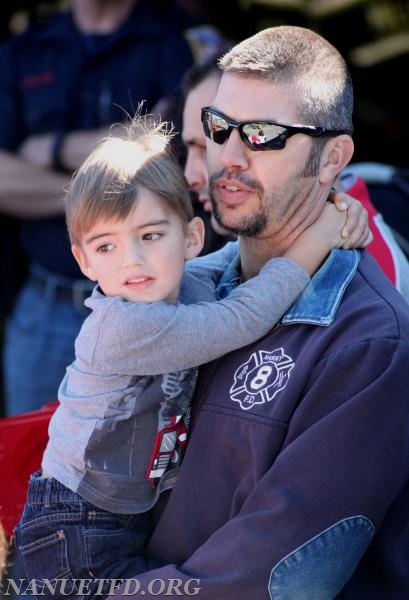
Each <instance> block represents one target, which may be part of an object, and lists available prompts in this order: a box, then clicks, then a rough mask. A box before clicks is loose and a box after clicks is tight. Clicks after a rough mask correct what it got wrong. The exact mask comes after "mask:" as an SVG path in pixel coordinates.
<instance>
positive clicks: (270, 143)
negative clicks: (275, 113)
mask: <svg viewBox="0 0 409 600" xmlns="http://www.w3.org/2000/svg"><path fill="white" fill-rule="evenodd" d="M243 133H244V134H245V136H246V137H247V139H248V140H249V142H250V143H251V145H252V146H253V147H254V149H257V148H260V149H262V148H282V147H283V146H284V144H285V140H286V138H287V135H286V129H285V127H281V126H280V125H273V124H271V123H247V124H246V125H244V127H243Z"/></svg>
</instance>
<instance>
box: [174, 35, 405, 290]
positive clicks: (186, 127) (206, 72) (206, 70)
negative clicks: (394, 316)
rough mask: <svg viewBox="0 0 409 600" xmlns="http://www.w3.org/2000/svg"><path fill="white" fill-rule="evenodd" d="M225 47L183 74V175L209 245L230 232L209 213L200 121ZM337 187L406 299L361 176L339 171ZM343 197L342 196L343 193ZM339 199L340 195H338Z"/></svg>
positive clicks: (400, 272) (396, 254) (392, 247)
mask: <svg viewBox="0 0 409 600" xmlns="http://www.w3.org/2000/svg"><path fill="white" fill-rule="evenodd" d="M226 51H227V47H225V48H224V49H222V51H221V52H219V53H217V54H215V55H214V56H213V57H212V58H211V59H209V60H208V61H207V62H205V63H201V64H196V65H194V66H193V67H191V68H190V69H189V70H188V71H187V72H186V74H185V76H184V90H183V91H184V96H185V103H184V108H183V128H182V138H183V141H184V144H185V148H186V162H185V167H184V169H185V177H186V179H187V181H188V183H189V186H190V188H191V190H192V191H193V192H194V193H195V194H196V195H197V198H198V201H199V202H200V203H201V204H202V206H203V209H204V211H207V212H208V213H210V223H211V226H212V229H213V231H210V232H209V231H208V230H207V231H206V235H207V236H208V238H210V240H211V242H210V243H211V244H214V245H216V246H218V245H220V243H221V241H222V240H223V239H224V241H227V240H229V239H232V237H233V234H232V233H230V232H229V231H227V230H225V229H223V227H221V225H220V224H219V223H217V222H216V220H215V219H214V216H213V214H212V204H211V201H210V196H209V187H208V186H209V181H208V173H207V163H206V137H205V134H204V132H203V128H202V123H201V108H202V107H203V106H207V105H208V104H210V103H211V102H212V100H213V98H214V97H215V95H216V91H217V88H218V87H219V82H220V78H221V75H222V71H221V70H220V69H219V67H218V61H219V58H221V56H222V55H223V53H224V52H226ZM350 168H351V167H349V168H348V169H350ZM337 187H338V188H340V189H342V190H344V191H345V192H347V193H348V194H350V195H351V196H353V197H354V198H357V199H358V200H359V201H360V202H361V204H362V205H363V206H364V207H365V209H366V210H367V211H368V219H369V226H370V229H371V232H372V234H373V241H372V242H371V244H370V245H369V246H368V247H367V250H368V251H369V252H370V253H371V254H372V256H373V257H374V258H375V260H376V261H377V262H378V264H379V265H380V266H381V268H382V270H383V271H384V272H385V274H386V275H387V277H388V278H389V279H390V280H391V282H392V283H393V284H394V286H395V287H396V288H397V289H398V290H399V291H400V292H401V294H402V295H403V297H404V298H405V299H406V300H407V301H408V302H409V263H408V260H407V259H406V257H405V255H404V253H403V252H402V250H401V248H400V246H399V245H398V243H397V242H396V240H395V238H394V235H393V234H392V232H391V230H390V228H389V227H388V225H387V224H386V223H385V222H384V220H383V218H382V215H381V214H380V213H379V212H378V211H377V210H376V208H375V206H374V205H373V203H372V202H371V198H370V196H369V191H368V188H367V186H366V184H365V181H364V180H363V179H362V178H361V177H356V176H354V174H353V173H347V172H344V171H343V172H342V173H341V177H340V178H339V180H338V181H337ZM344 197H345V196H344ZM339 198H340V199H341V194H340V195H339Z"/></svg>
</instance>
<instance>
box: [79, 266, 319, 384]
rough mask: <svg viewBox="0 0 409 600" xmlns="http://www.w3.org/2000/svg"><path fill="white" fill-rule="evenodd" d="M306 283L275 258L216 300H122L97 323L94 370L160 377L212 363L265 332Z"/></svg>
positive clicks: (296, 268) (305, 276) (297, 272)
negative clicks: (175, 302)
mask: <svg viewBox="0 0 409 600" xmlns="http://www.w3.org/2000/svg"><path fill="white" fill-rule="evenodd" d="M308 282H309V276H308V274H307V273H306V272H305V271H304V270H303V269H302V268H301V267H299V266H298V265H297V264H295V263H294V262H292V261H290V260H288V259H286V258H274V259H271V260H270V261H269V262H268V263H267V264H266V265H265V266H264V267H263V268H262V269H261V271H260V273H259V274H258V275H257V276H256V277H253V278H252V279H251V280H249V281H247V282H246V283H244V284H242V285H240V286H238V287H237V288H236V289H235V290H234V291H233V292H232V293H231V294H230V295H229V296H228V298H226V299H224V300H220V301H217V302H216V301H215V302H199V303H197V304H189V305H185V304H176V305H173V304H166V303H165V302H154V303H135V302H126V301H123V300H120V299H118V302H115V303H112V305H111V308H112V309H111V310H108V311H107V312H106V314H105V316H104V318H103V319H102V320H101V322H100V323H99V328H98V336H97V340H96V341H95V343H94V344H93V355H92V368H93V369H96V370H97V371H100V372H101V373H106V372H107V370H109V371H110V372H111V373H116V374H123V375H135V376H138V375H158V374H161V373H168V372H172V371H180V370H182V369H189V368H192V367H196V366H198V365H200V364H203V363H205V362H209V361H211V360H214V359H216V358H218V357H219V356H222V355H223V354H226V353H228V352H231V351H232V350H234V349H236V348H240V347H242V346H245V345H247V344H249V343H250V342H252V341H255V340H257V339H258V338H260V337H261V336H262V335H264V334H266V333H267V332H268V331H269V330H270V329H271V328H272V327H273V326H274V325H275V323H276V322H277V321H278V320H279V319H280V317H281V316H282V315H283V314H284V313H285V311H286V310H287V309H288V308H289V307H290V305H291V304H292V303H293V302H294V300H295V299H296V298H297V296H298V295H299V294H300V293H301V292H302V291H303V289H304V288H305V286H306V285H307V284H308ZM84 335H85V333H84ZM107 357H109V360H107Z"/></svg>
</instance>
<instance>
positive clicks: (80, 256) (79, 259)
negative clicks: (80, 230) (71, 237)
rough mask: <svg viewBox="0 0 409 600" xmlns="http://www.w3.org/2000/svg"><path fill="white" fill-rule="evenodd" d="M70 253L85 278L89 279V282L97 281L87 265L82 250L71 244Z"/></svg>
mask: <svg viewBox="0 0 409 600" xmlns="http://www.w3.org/2000/svg"><path fill="white" fill-rule="evenodd" d="M71 251H72V253H73V255H74V258H75V260H76V261H77V263H78V266H79V268H80V269H81V271H82V272H83V273H84V275H85V277H88V279H91V281H97V278H96V277H95V275H94V272H93V270H92V268H91V267H90V266H89V265H88V261H87V258H86V256H85V253H84V252H83V251H82V249H81V248H80V247H79V246H76V245H75V244H73V245H72V246H71Z"/></svg>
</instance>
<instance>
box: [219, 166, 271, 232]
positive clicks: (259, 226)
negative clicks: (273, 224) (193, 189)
mask: <svg viewBox="0 0 409 600" xmlns="http://www.w3.org/2000/svg"><path fill="white" fill-rule="evenodd" d="M218 175H221V173H219V174H218ZM216 178H217V175H216V176H215V177H214V178H213V181H214V180H216ZM236 178H237V179H240V180H241V181H242V182H243V184H244V185H245V186H246V187H248V188H250V189H252V190H253V191H254V192H258V193H259V194H260V196H262V197H263V195H264V194H263V189H262V187H261V186H260V185H259V184H258V182H256V181H252V180H250V179H249V178H246V179H245V178H244V177H243V176H241V177H237V176H236ZM209 195H210V202H211V203H212V214H213V217H214V220H215V221H216V223H218V225H220V226H221V227H223V229H225V230H226V231H230V232H231V233H233V234H234V235H236V236H238V235H240V236H242V237H256V236H258V235H259V234H260V233H262V232H263V231H264V230H265V228H266V226H267V223H268V214H267V212H266V209H265V207H264V206H261V207H260V208H259V210H258V212H256V213H254V214H251V215H244V216H242V218H241V220H240V223H238V224H237V225H229V224H227V223H224V222H223V220H222V217H221V214H220V212H219V210H218V207H217V203H216V201H215V199H214V191H213V185H212V182H210V186H209Z"/></svg>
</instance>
